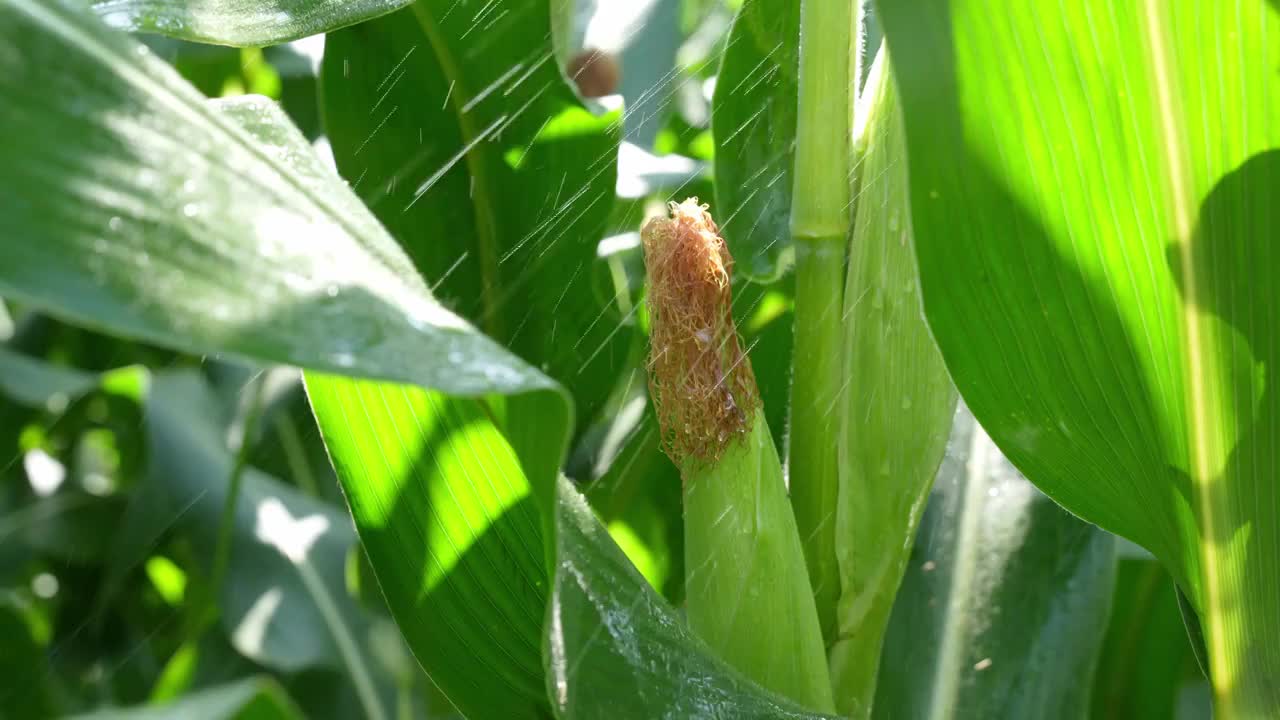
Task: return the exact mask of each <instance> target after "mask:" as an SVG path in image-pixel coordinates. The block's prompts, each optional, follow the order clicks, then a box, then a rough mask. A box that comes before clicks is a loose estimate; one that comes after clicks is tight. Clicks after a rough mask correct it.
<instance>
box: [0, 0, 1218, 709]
mask: <svg viewBox="0 0 1280 720" xmlns="http://www.w3.org/2000/svg"><path fill="white" fill-rule="evenodd" d="M741 4H742V3H741V2H740V0H646V1H644V2H639V3H622V2H618V1H617V0H599V1H598V2H592V1H590V0H587V1H586V2H583V3H581V4H580V5H579V6H577V7H576V8H575V10H574V14H573V16H572V17H571V18H570V23H569V25H570V32H568V33H565V34H564V37H563V38H562V42H563V43H564V44H565V45H566V47H563V48H557V55H558V56H560V59H561V61H562V63H563V64H565V65H570V63H572V62H573V60H574V58H575V57H576V56H578V55H579V54H580V53H581V52H582V51H583V50H584V49H586V48H593V49H598V50H600V51H602V52H604V53H607V54H608V55H609V56H610V57H612V58H613V60H614V61H615V62H616V64H617V67H618V72H616V73H614V75H613V76H611V77H605V78H603V79H600V78H596V80H597V81H599V82H603V83H604V84H603V86H602V87H601V88H600V89H599V90H598V91H597V90H592V92H591V93H590V94H597V92H600V94H604V95H609V96H612V97H607V98H604V99H602V102H603V103H605V104H606V105H610V104H611V105H612V106H616V105H618V104H619V103H621V106H622V107H623V108H625V111H624V112H625V115H624V118H625V119H624V124H623V135H622V137H623V140H624V145H623V148H622V150H621V151H620V155H619V169H618V182H617V201H616V203H615V204H614V206H613V208H612V210H611V211H610V214H609V217H608V219H607V223H606V228H605V232H604V233H603V234H602V237H601V238H600V244H599V249H598V253H597V255H598V262H597V263H596V267H594V268H593V269H592V272H593V284H594V287H595V289H596V291H597V292H598V293H599V294H600V295H601V297H603V298H605V299H606V302H607V303H608V304H609V306H610V309H611V312H612V313H613V316H612V317H610V318H609V319H608V320H607V322H610V323H612V324H621V325H622V326H623V327H625V328H626V333H624V337H625V336H630V337H631V342H630V345H629V347H630V350H629V354H628V355H627V357H626V361H625V363H624V366H625V368H626V369H625V370H624V372H623V373H622V378H621V380H620V382H619V383H618V385H617V387H616V388H615V389H614V391H613V393H612V394H611V395H610V397H609V400H608V402H607V404H606V406H605V407H604V409H603V410H602V411H601V412H600V413H598V414H597V415H596V416H594V417H593V418H586V419H584V420H583V421H582V422H581V423H580V427H579V428H578V433H577V440H576V443H575V446H574V447H573V449H572V452H571V455H570V458H569V462H568V467H567V472H568V474H569V475H570V476H571V477H572V478H573V479H574V480H575V481H577V482H578V483H579V484H580V486H581V487H583V488H584V489H585V491H586V494H587V497H588V498H589V499H590V501H591V502H592V504H593V507H594V508H595V510H596V511H597V513H598V514H599V516H600V517H601V519H602V521H603V522H604V523H605V525H606V526H607V527H608V529H609V531H610V532H611V534H612V535H613V536H614V538H615V540H617V542H618V544H619V545H620V546H621V548H622V549H623V550H624V551H625V552H626V553H627V554H628V556H629V557H630V558H631V560H632V561H633V562H634V563H635V565H636V566H637V567H638V568H639V569H640V570H641V572H642V573H643V574H644V576H645V578H646V579H647V580H648V581H649V582H650V583H651V584H652V585H653V586H654V587H655V588H656V589H658V590H659V591H660V592H661V593H662V594H664V595H665V596H666V597H667V598H668V599H670V600H671V601H672V602H673V603H674V604H675V605H676V606H677V607H678V606H679V605H680V602H681V599H682V596H683V576H684V571H683V549H682V540H681V522H680V507H679V503H680V485H679V476H678V473H677V472H676V470H675V468H674V467H672V466H671V464H670V463H669V461H667V459H666V458H665V456H664V455H662V454H661V453H660V452H658V451H657V433H656V428H655V426H654V422H653V418H652V416H651V415H650V414H649V411H648V408H647V404H646V402H645V378H644V374H643V369H642V366H641V362H642V357H643V356H642V352H643V333H644V329H645V317H644V313H643V310H642V308H641V305H640V303H641V295H642V285H643V265H642V262H641V258H640V255H639V236H638V232H637V231H638V229H639V226H640V224H641V222H642V221H643V219H644V218H645V217H646V216H647V215H651V214H653V213H654V212H655V210H656V209H659V208H661V207H662V204H663V203H664V202H666V201H668V200H671V199H683V198H684V197H686V196H698V197H701V198H704V199H706V200H708V201H709V200H711V199H712V197H713V194H714V193H713V191H714V185H713V183H714V179H713V177H712V172H711V168H712V161H713V160H714V157H713V153H714V150H713V141H712V136H711V102H710V101H711V96H712V93H713V91H714V88H715V80H716V74H717V72H718V69H719V58H720V54H721V51H722V50H723V48H724V46H725V43H726V40H727V38H728V37H729V30H730V27H731V24H732V20H733V16H734V13H735V12H736V11H737V10H738V9H739V7H740V6H741ZM872 27H873V28H874V23H873V25H872ZM872 35H873V37H872V42H874V41H875V38H874V35H875V33H874V30H873V33H872ZM139 37H140V39H142V40H143V41H144V42H146V43H147V44H148V45H149V46H150V47H151V48H152V50H153V51H154V52H155V53H156V54H157V55H159V56H160V57H162V58H164V59H165V60H166V61H168V62H169V63H171V64H172V65H173V66H174V67H175V68H176V69H177V70H178V71H179V72H180V73H181V74H182V75H183V76H184V77H185V78H187V79H188V80H189V81H190V82H191V83H192V84H193V85H195V86H196V87H197V88H199V89H200V91H201V92H203V93H205V94H206V95H208V96H210V97H223V96H230V95H238V94H243V93H255V94H261V95H265V96H267V97H270V98H272V99H275V100H277V101H279V102H280V104H281V105H282V107H283V108H284V110H285V111H286V112H287V113H288V114H289V116H290V117H291V118H292V119H293V121H294V122H295V123H296V124H297V125H298V127H299V128H300V129H301V130H302V131H303V133H304V134H305V135H306V137H307V138H308V139H309V140H311V141H313V142H314V144H315V147H316V149H317V152H319V153H321V154H328V153H329V150H328V143H327V140H326V138H325V136H324V128H323V127H322V123H321V113H320V110H319V108H320V103H319V98H318V88H319V84H318V81H317V74H318V72H319V68H320V64H321V59H322V55H323V49H324V42H323V37H313V38H307V39H304V40H300V41H297V42H293V43H289V44H286V45H281V46H276V47H270V48H263V49H259V48H246V49H239V48H225V47H218V46H209V45H197V44H192V43H187V42H182V41H178V40H170V39H164V38H157V37H154V36H139ZM610 81H612V82H610ZM584 90H591V89H590V88H584ZM731 229H732V228H731V227H730V231H731ZM791 302H792V300H791V289H790V278H789V276H786V275H784V276H783V277H782V279H781V280H779V281H777V282H775V283H773V284H769V285H761V284H752V283H746V282H740V283H739V287H738V288H737V292H736V294H735V303H734V311H735V315H736V316H737V317H738V322H739V324H740V327H741V328H742V329H743V332H744V335H745V336H746V342H747V344H748V346H749V348H750V355H751V359H752V363H753V365H754V368H755V372H756V376H757V378H758V380H759V383H760V387H761V393H762V395H763V397H764V403H765V408H766V412H767V414H768V416H769V417H768V420H769V425H770V427H771V428H773V431H774V433H775V435H776V437H775V440H776V441H777V442H778V444H779V446H782V444H783V443H784V442H785V438H784V434H785V430H786V427H787V418H786V402H787V395H788V385H789V372H790V370H789V368H790V363H791V314H790V313H791ZM0 444H2V445H3V446H2V447H0V638H3V640H0V647H2V649H0V677H2V678H3V681H2V682H0V718H5V719H18V718H23V719H25V718H32V719H35V718H48V717H55V716H63V715H76V714H86V715H89V716H92V717H148V716H152V715H154V716H155V717H175V716H178V715H179V714H182V716H184V717H201V718H232V717H253V718H258V717H264V718H275V717H279V718H289V717H315V718H350V717H361V716H365V715H367V714H369V713H368V706H367V704H362V702H361V700H360V698H359V696H358V692H359V690H358V687H357V686H358V685H359V684H362V683H363V684H369V683H371V684H372V687H373V690H374V693H375V695H376V697H377V703H378V705H377V707H379V708H380V709H381V712H383V714H384V716H385V717H387V718H391V717H395V718H397V719H399V718H447V717H455V716H456V711H454V710H453V709H452V708H451V707H450V706H449V703H448V702H447V700H445V699H444V698H443V696H442V695H441V694H440V693H439V692H438V691H436V690H435V689H434V687H433V686H432V684H431V682H430V680H429V679H428V678H427V677H426V675H425V674H424V673H423V672H422V671H421V670H420V669H419V667H418V665H417V663H416V662H415V661H414V659H413V658H412V656H411V655H410V654H409V652H408V650H407V648H406V647H405V645H404V643H403V641H402V640H401V638H400V635H399V633H398V631H397V630H396V627H395V625H394V624H393V623H392V621H391V620H390V618H389V615H388V614H387V611H386V609H385V607H384V605H383V602H382V600H381V598H380V593H379V591H378V589H377V587H376V586H375V585H374V583H373V580H372V575H371V573H370V571H369V569H368V566H367V561H366V560H365V558H364V556H363V554H362V553H361V552H360V551H359V548H358V546H357V544H356V543H355V534H354V531H353V529H352V526H351V520H350V517H349V516H348V514H347V511H346V508H345V505H344V502H343V498H342V496H341V492H340V490H339V488H338V485H337V483H336V480H335V477H334V474H333V471H332V469H331V466H330V464H329V461H328V458H327V455H326V452H325V449H324V447H323V444H322V442H321V439H320V436H319V433H318V431H317V428H316V425H315V421H314V419H313V418H312V416H311V413H310V410H309V408H308V405H307V400H306V397H305V395H304V393H303V391H302V386H301V383H300V380H299V374H298V372H297V371H296V370H294V369H291V368H284V367H270V368H246V367H243V366H241V365H238V364H234V363H231V362H227V361H224V360H223V359H221V358H218V357H190V356H185V355H181V354H177V353H174V352H172V351H169V350H164V349H159V348H156V347H152V346H148V345H146V344H141V343H137V342H131V341H125V340H120V339H116V338H113V337H109V336H106V335H102V334H99V333H95V332H92V331H90V330H86V329H82V328H78V327H74V326H71V325H68V324H66V323H63V322H60V321H59V320H57V319H56V318H53V317H49V316H47V315H43V314H40V313H39V312H34V311H32V310H30V309H28V308H24V307H22V306H21V305H18V304H14V303H12V302H9V303H0ZM926 529H927V528H926ZM297 536H304V537H306V538H308V540H310V541H313V543H314V544H312V545H311V548H312V550H311V552H310V553H308V554H306V555H305V557H303V558H302V559H301V560H299V559H298V557H297V556H296V554H291V553H290V552H288V550H289V547H288V543H289V538H291V537H297ZM1127 547H1128V546H1127ZM928 549H929V547H928V546H925V547H924V550H925V551H926V552H927V551H928ZM1122 554H1123V558H1122V560H1121V563H1120V571H1119V576H1118V580H1117V583H1116V587H1115V597H1114V600H1113V603H1112V606H1113V613H1112V620H1111V624H1110V626H1109V627H1108V629H1107V633H1106V638H1105V644H1104V648H1103V651H1102V656H1101V662H1100V665H1099V670H1098V673H1097V677H1096V679H1094V680H1092V682H1093V684H1094V686H1095V689H1094V693H1093V705H1092V708H1091V709H1090V715H1091V717H1093V718H1099V719H1101V718H1116V719H1119V718H1126V719H1133V718H1152V719H1153V720H1154V719H1155V718H1170V717H1176V718H1183V719H1185V720H1192V719H1193V718H1202V717H1207V704H1208V693H1207V686H1206V685H1205V682H1204V679H1203V676H1202V675H1201V674H1200V671H1199V669H1198V667H1197V665H1196V662H1195V658H1194V655H1193V654H1192V653H1191V650H1190V646H1189V644H1188V643H1187V640H1186V635H1185V632H1184V630H1183V627H1182V622H1181V619H1180V617H1179V614H1178V610H1177V603H1176V599H1175V594H1174V590H1173V587H1172V584H1171V582H1170V581H1169V579H1168V576H1167V574H1165V573H1164V572H1163V571H1162V570H1161V569H1160V568H1159V567H1158V566H1157V565H1156V564H1155V563H1154V561H1152V560H1151V559H1150V557H1149V556H1148V555H1147V554H1146V553H1144V552H1143V551H1141V550H1138V549H1136V548H1132V547H1129V548H1128V549H1126V550H1125V551H1124V552H1123V553H1122ZM917 600H919V598H917ZM343 638H347V639H350V640H352V641H353V642H352V643H347V642H346V641H344V640H343ZM461 661H463V660H462V659H460V662H461ZM981 670H982V668H977V669H976V670H975V672H980V671H981ZM1078 681H1079V682H1080V683H1084V684H1087V683H1090V682H1091V680H1090V679H1089V678H1078ZM165 703H179V704H178V705H165Z"/></svg>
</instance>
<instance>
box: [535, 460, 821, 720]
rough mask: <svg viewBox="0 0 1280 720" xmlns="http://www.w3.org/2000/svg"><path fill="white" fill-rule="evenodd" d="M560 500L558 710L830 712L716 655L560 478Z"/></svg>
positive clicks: (588, 713) (553, 612) (555, 597)
mask: <svg viewBox="0 0 1280 720" xmlns="http://www.w3.org/2000/svg"><path fill="white" fill-rule="evenodd" d="M559 502H560V508H559V511H558V515H559V534H558V536H557V543H556V544H557V551H556V556H557V561H556V562H557V566H556V579H555V584H554V586H553V588H552V591H551V608H550V622H549V626H548V633H549V635H550V637H549V648H548V649H549V657H548V668H549V676H548V678H547V683H548V692H549V693H550V695H551V700H552V704H553V706H554V707H555V709H556V711H557V714H558V716H559V717H562V718H566V719H574V718H582V719H584V720H585V719H588V718H600V717H611V718H618V719H619V720H631V719H633V718H634V719H635V720H641V719H642V718H655V717H672V718H676V717H680V718H693V717H697V718H761V719H763V718H797V719H799V718H818V717H824V716H821V715H814V714H811V713H809V712H807V711H804V710H801V709H799V708H797V707H796V706H795V705H793V704H792V703H791V702H789V701H788V700H786V699H784V698H782V697H780V696H778V695H774V694H772V693H770V692H768V691H766V690H764V689H762V688H760V687H759V686H757V685H755V684H753V683H751V682H750V681H748V680H746V679H745V678H743V677H742V676H741V675H740V674H738V673H737V672H735V671H734V670H732V669H731V668H729V667H728V666H727V665H725V664H724V663H723V662H721V661H720V660H718V659H716V658H715V657H714V656H713V655H712V654H711V651H710V650H709V649H708V648H707V647H706V645H705V644H704V643H703V642H702V641H701V640H699V639H697V638H696V637H695V636H694V635H693V634H692V633H691V632H690V631H689V629H688V628H687V627H686V626H685V624H684V621H683V620H682V619H681V618H680V617H679V616H678V615H677V614H676V613H675V611H674V610H673V609H672V608H671V607H670V606H669V605H667V604H666V602H665V601H664V600H662V598H661V597H659V596H658V595H657V594H656V593H655V592H654V591H653V589H652V588H650V587H649V585H648V584H647V583H646V582H645V580H644V578H643V577H642V576H641V575H640V573H638V572H637V571H636V569H635V568H634V567H633V566H632V565H631V564H630V562H628V561H627V558H626V556H625V555H623V553H622V551H621V550H619V549H618V547H617V546H616V545H615V544H614V543H613V540H612V539H611V538H610V537H609V534H608V533H607V532H606V531H605V530H604V528H602V527H600V524H599V522H598V521H597V520H596V518H595V516H594V515H593V514H592V512H591V508H590V507H589V506H588V505H587V503H586V500H585V499H584V498H583V497H582V495H580V494H579V493H578V491H577V490H575V489H574V488H573V486H572V485H570V484H569V482H568V481H567V480H564V479H562V480H561V481H560V485H559ZM624 698H625V700H624Z"/></svg>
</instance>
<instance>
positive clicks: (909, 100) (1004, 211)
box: [880, 0, 1280, 718]
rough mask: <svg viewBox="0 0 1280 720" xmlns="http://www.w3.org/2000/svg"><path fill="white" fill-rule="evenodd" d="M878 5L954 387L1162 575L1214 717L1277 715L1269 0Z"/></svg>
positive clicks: (934, 318)
mask: <svg viewBox="0 0 1280 720" xmlns="http://www.w3.org/2000/svg"><path fill="white" fill-rule="evenodd" d="M880 10H881V19H882V20H883V21H884V27H885V33H886V37H887V39H888V42H889V46H890V49H891V50H892V53H893V57H894V60H895V63H896V69H897V77H898V81H899V85H900V88H901V91H902V96H903V101H904V107H905V115H906V125H907V139H908V143H907V144H908V149H909V152H910V177H911V192H912V210H913V221H914V225H915V232H916V242H917V245H916V249H917V255H918V259H919V264H920V274H921V281H922V284H923V290H924V300H925V311H926V313H927V315H928V319H929V323H930V326H931V328H932V329H933V332H934V335H935V337H936V339H937V341H938V343H939V346H940V347H941V349H942V352H943V356H944V358H945V360H946V363H947V367H948V369H949V370H950V371H951V374H952V377H953V378H954V380H955V382H956V385H957V387H958V388H959V389H960V392H961V394H962V395H963V396H964V398H965V400H966V401H967V402H968V403H969V405H970V407H971V408H972V409H973V412H974V415H976V416H977V418H978V420H979V422H981V423H982V425H983V426H984V427H985V428H986V429H987V430H988V432H990V433H991V436H992V437H993V438H994V439H995V441H996V443H997V444H998V445H999V446H1000V447H1001V449H1002V450H1003V451H1004V452H1005V454H1006V455H1007V456H1008V457H1009V458H1010V459H1011V460H1012V461H1013V463H1014V464H1015V465H1017V466H1018V467H1019V468H1020V469H1021V470H1022V471H1023V472H1024V473H1026V475H1027V477H1028V478H1029V479H1031V480H1032V481H1033V482H1035V483H1036V484H1037V485H1038V486H1040V488H1041V489H1043V490H1044V491H1045V492H1046V493H1048V494H1049V495H1050V496H1051V497H1053V498H1054V499H1055V500H1057V501H1058V502H1060V503H1062V504H1063V505H1064V506H1065V507H1067V508H1068V509H1069V510H1070V511H1072V512H1073V513H1076V514H1078V515H1079V516H1080V517H1082V518H1084V519H1086V520H1088V521H1091V522H1095V523H1097V524H1099V525H1101V526H1102V527H1104V528H1106V529H1108V530H1111V531H1114V532H1116V533H1118V534H1120V535H1123V536H1125V537H1128V538H1129V539H1131V540H1133V541H1135V542H1137V543H1138V544H1140V545H1142V546H1144V547H1146V548H1148V549H1149V550H1150V551H1151V552H1152V553H1153V554H1154V555H1155V556H1156V557H1157V558H1159V559H1160V560H1161V562H1162V563H1164V565H1165V566H1166V567H1167V568H1168V569H1169V570H1170V572H1171V573H1172V574H1173V576H1174V577H1175V579H1176V581H1177V582H1178V584H1179V585H1180V586H1181V588H1182V589H1183V590H1184V591H1185V592H1186V594H1187V596H1188V597H1189V598H1190V600H1191V603H1192V605H1193V606H1194V607H1195V608H1196V609H1197V610H1198V612H1199V613H1200V616H1201V620H1202V622H1203V626H1204V630H1205V639H1206V644H1207V648H1208V655H1209V660H1210V665H1211V671H1212V675H1213V686H1214V693H1215V696H1216V703H1217V707H1216V713H1217V714H1218V716H1219V717H1223V718H1235V717H1268V716H1274V715H1276V714H1277V713H1280V684H1277V683H1276V682H1275V679H1276V678H1277V677H1280V646H1278V645H1277V644H1276V643H1275V642H1274V638H1277V637H1280V567H1278V566H1277V562H1280V512H1278V511H1277V510H1278V508H1280V500H1278V499H1277V498H1278V496H1277V488H1280V482H1278V477H1280V459H1278V458H1280V456H1277V455H1276V453H1275V452H1273V449H1274V448H1275V447H1276V446H1277V445H1280V393H1277V392H1276V387H1277V386H1278V385H1280V382H1278V381H1277V376H1276V369H1277V367H1278V366H1280V324H1277V323H1278V318H1280V313H1277V312H1276V305H1277V299H1276V293H1275V289H1274V283H1273V278H1272V275H1273V274H1274V272H1275V268H1276V267H1280V246H1278V245H1277V238H1280V232H1278V224H1277V214H1276V213H1277V211H1276V210H1275V207H1276V203H1275V198H1276V178H1277V177H1278V176H1280V151H1278V150H1280V94H1277V93H1275V92H1272V88H1273V87H1274V85H1275V78H1274V73H1275V69H1276V67H1278V66H1280V42H1278V39H1280V8H1277V7H1276V5H1275V4H1274V3H1269V2H1264V1H1263V0H1248V1H1246V2H1239V3H1183V2H1178V3H1168V2H1159V1H1158V0H1145V1H1143V2H1134V3H1112V2H1103V1H1100V0H1088V1H1085V2H1076V3H1065V4H1063V3H1050V2H1031V3H1027V2H1012V1H1010V2H998V3H995V4H992V3H988V2H967V1H960V2H944V1H943V0H929V1H927V2H917V3H890V2H885V3H881V4H880Z"/></svg>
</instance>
